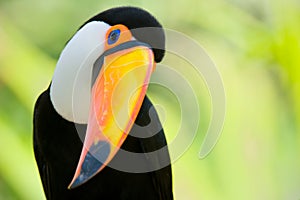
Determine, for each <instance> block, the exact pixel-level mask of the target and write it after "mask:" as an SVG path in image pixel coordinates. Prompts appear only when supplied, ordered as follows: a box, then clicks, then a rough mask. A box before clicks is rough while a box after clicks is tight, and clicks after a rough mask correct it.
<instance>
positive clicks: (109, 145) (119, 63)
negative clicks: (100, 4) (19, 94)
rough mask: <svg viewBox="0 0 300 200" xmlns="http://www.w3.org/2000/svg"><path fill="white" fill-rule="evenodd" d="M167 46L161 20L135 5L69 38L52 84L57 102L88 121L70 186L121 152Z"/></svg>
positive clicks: (69, 116) (66, 113)
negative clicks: (157, 64) (153, 73)
mask: <svg viewBox="0 0 300 200" xmlns="http://www.w3.org/2000/svg"><path fill="white" fill-rule="evenodd" d="M164 47H165V36H164V31H163V29H162V26H161V25H160V23H159V22H158V21H157V20H156V19H155V18H154V17H153V16H152V15H151V14H149V13H148V12H147V11H145V10H142V9H139V8H134V7H119V8H113V9H109V10H106V11H104V12H102V13H100V14H98V15H96V16H95V17H93V18H91V19H90V20H88V21H87V22H86V23H85V24H84V25H83V26H82V27H81V28H80V29H79V30H78V32H77V33H76V34H75V35H74V36H73V37H72V38H71V39H70V40H69V42H68V43H67V44H66V47H65V48H64V50H63V51H62V53H61V55H60V58H59V60H58V63H57V66H56V69H55V72H54V76H53V79H52V83H51V86H50V97H51V102H52V104H53V106H54V108H55V110H56V111H57V112H58V113H59V114H60V115H61V116H62V117H63V118H64V119H66V120H68V121H72V122H74V123H79V124H87V130H86V136H85V140H84V144H83V149H82V152H81V156H80V158H78V159H79V163H78V166H77V169H76V172H75V175H74V177H73V180H72V181H71V183H70V185H69V188H75V187H77V186H79V185H81V184H83V183H85V182H86V181H88V180H89V179H90V178H92V177H93V176H94V175H96V174H97V173H99V172H100V171H101V170H102V169H103V168H104V167H105V166H107V164H108V163H109V162H110V161H111V160H112V158H113V157H114V156H115V155H116V153H117V152H118V150H119V149H120V147H121V145H122V144H123V142H124V141H125V139H126V137H127V135H128V133H129V132H130V130H131V128H132V126H133V124H134V121H135V119H136V117H137V115H138V113H139V109H140V107H141V105H142V102H143V99H144V97H145V95H146V90H147V86H148V83H149V80H150V76H151V74H152V72H153V71H154V69H155V66H156V63H157V62H160V61H161V60H162V58H163V56H164Z"/></svg>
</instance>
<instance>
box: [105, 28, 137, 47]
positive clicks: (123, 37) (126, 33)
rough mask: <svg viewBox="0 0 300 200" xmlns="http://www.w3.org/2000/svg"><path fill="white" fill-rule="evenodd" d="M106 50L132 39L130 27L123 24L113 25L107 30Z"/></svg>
mask: <svg viewBox="0 0 300 200" xmlns="http://www.w3.org/2000/svg"><path fill="white" fill-rule="evenodd" d="M105 38H106V41H105V50H108V49H110V48H113V47H115V46H118V45H119V44H122V43H124V42H128V41H131V39H132V34H131V32H130V30H128V28H127V27H126V26H124V25H122V24H117V25H115V26H112V27H111V28H110V29H109V30H108V31H107V32H106V36H105Z"/></svg>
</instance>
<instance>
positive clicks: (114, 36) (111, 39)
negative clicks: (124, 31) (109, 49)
mask: <svg viewBox="0 0 300 200" xmlns="http://www.w3.org/2000/svg"><path fill="white" fill-rule="evenodd" d="M120 32H121V31H120V29H116V30H113V31H111V32H110V33H109V35H108V39H107V43H108V44H114V43H116V42H117V41H118V39H119V37H120Z"/></svg>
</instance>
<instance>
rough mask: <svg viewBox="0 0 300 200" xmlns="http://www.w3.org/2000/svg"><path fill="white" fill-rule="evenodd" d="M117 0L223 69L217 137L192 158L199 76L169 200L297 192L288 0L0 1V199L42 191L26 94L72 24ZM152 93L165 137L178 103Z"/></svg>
mask: <svg viewBox="0 0 300 200" xmlns="http://www.w3.org/2000/svg"><path fill="white" fill-rule="evenodd" d="M118 5H134V6H139V7H142V8H145V9H147V10H149V11H150V12H151V13H152V14H153V15H154V16H156V17H157V18H158V19H159V20H160V21H161V22H162V24H163V25H164V26H165V27H167V28H171V29H174V30H177V31H180V32H183V33H185V34H187V35H189V36H190V37H192V38H194V39H195V40H196V41H197V42H198V43H199V44H201V45H202V46H203V47H204V48H205V49H206V51H207V52H208V54H209V55H210V56H211V57H212V59H213V60H214V62H215V63H216V64H217V66H218V68H219V71H220V73H221V75H222V77H223V81H224V87H225V90H226V96H227V115H226V121H225V126H224V130H223V133H222V136H221V138H220V140H219V142H218V144H217V145H216V147H215V148H214V150H213V151H212V153H211V154H210V155H209V156H208V157H206V158H205V159H203V160H199V159H198V151H199V147H200V145H201V143H202V141H203V137H204V133H205V131H206V130H207V127H208V123H209V119H210V118H209V117H210V109H211V106H210V104H209V94H208V93H207V91H206V89H205V87H204V86H203V84H200V85H201V86H199V91H200V92H203V95H200V96H198V99H199V105H200V109H201V111H202V112H203V113H201V114H202V118H201V119H202V120H201V122H200V127H199V130H198V131H199V134H198V136H197V137H196V139H195V141H194V143H193V145H192V146H191V148H189V150H188V151H187V152H186V153H185V154H184V155H183V156H182V157H181V158H180V159H179V160H177V161H176V162H175V163H174V164H173V174H174V190H175V196H176V199H230V200H231V199H264V200H265V199H272V200H274V199H299V198H300V189H299V188H300V170H299V169H300V161H299V152H300V151H299V150H300V135H299V129H300V126H299V125H300V104H299V103H298V102H300V92H299V90H300V68H299V66H300V56H299V55H300V26H299V22H300V2H299V1H297V0H285V1H284V0H275V1H271V0H262V1H258V0H246V1H242V0H211V1H209V2H207V1H203V0H200V1H199V0H187V1H176V2H174V1H171V0H165V1H163V2H162V1H161V2H158V1H146V0H142V1H134V0H127V1H122V2H121V1H118V0H114V1H101V0H97V1H96V0H85V1H83V0H78V1H76V2H74V1H71V0H65V1H58V0H53V1H38V0H23V1H20V0H10V1H0V44H1V45H0V105H1V107H0V108H1V109H0V138H1V139H0V146H1V151H0V199H43V192H42V187H41V183H40V181H39V177H38V172H37V167H36V165H35V161H34V157H33V150H32V112H33V106H34V102H35V100H36V98H37V97H38V95H39V93H41V92H42V91H43V90H44V89H45V88H47V86H48V84H49V82H50V80H51V76H52V73H53V70H54V67H55V62H56V60H57V59H58V56H59V54H60V52H61V50H62V49H63V47H64V45H65V43H66V41H67V40H68V39H69V38H70V37H71V36H72V34H74V32H75V31H76V30H77V29H78V27H79V26H80V25H81V24H82V23H83V22H84V21H85V20H86V19H88V18H89V17H90V16H92V15H93V14H96V13H98V12H99V11H102V10H105V9H107V8H110V7H113V6H118ZM166 59H167V58H166ZM179 84H180V83H179ZM179 84H178V87H180V85H179ZM195 84H196V83H195ZM156 91H159V88H155V87H152V88H150V90H149V95H150V96H151V97H152V99H153V100H154V102H157V103H159V104H162V105H165V110H166V114H165V115H166V119H167V120H168V122H166V124H165V129H166V130H165V132H166V133H167V134H168V135H167V137H168V140H171V139H172V138H173V137H174V135H172V132H173V130H174V129H175V128H174V127H175V126H174V125H175V124H176V123H177V122H178V120H179V119H178V117H177V116H178V112H177V109H176V108H177V103H176V102H172V101H171V100H170V99H171V98H172V96H171V95H168V94H164V95H163V94H159V93H157V92H156ZM160 95H161V98H160ZM191 117H193V114H192V113H191ZM186 132H189V128H188V126H187V128H186Z"/></svg>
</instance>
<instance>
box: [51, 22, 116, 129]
mask: <svg viewBox="0 0 300 200" xmlns="http://www.w3.org/2000/svg"><path fill="white" fill-rule="evenodd" d="M110 27H111V26H110V25H108V24H106V23H104V22H95V21H94V22H90V23H88V24H86V25H85V26H84V27H82V28H81V29H80V30H79V31H78V32H77V33H76V34H75V35H74V36H73V37H72V39H71V40H70V41H69V42H68V44H67V45H66V47H65V48H64V50H63V51H62V53H61V55H60V58H59V60H58V62H57V65H56V68H55V71H54V75H53V78H52V83H51V86H50V98H51V102H52V104H53V106H54V108H55V110H56V111H57V112H58V114H60V115H61V116H62V117H63V118H64V119H66V120H68V121H71V122H75V123H80V124H86V123H87V121H88V115H89V108H90V99H91V79H92V70H93V65H94V63H95V61H96V60H97V58H99V56H100V55H101V54H102V53H103V51H104V45H105V42H106V39H105V36H106V32H107V31H108V30H109V28H110Z"/></svg>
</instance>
